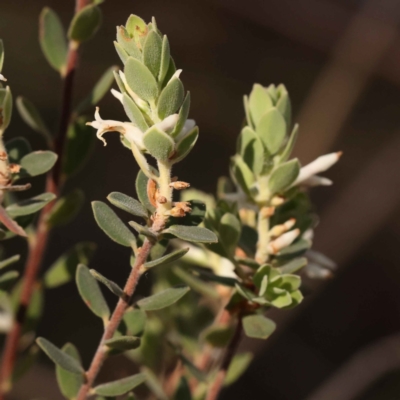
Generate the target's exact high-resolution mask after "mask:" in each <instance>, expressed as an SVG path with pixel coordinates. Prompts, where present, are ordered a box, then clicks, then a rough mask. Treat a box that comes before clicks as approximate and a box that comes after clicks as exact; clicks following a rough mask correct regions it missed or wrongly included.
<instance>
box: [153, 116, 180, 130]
mask: <svg viewBox="0 0 400 400" xmlns="http://www.w3.org/2000/svg"><path fill="white" fill-rule="evenodd" d="M178 118H179V115H178V114H172V115H170V116H168V117H167V118H165V119H163V120H162V121H161V122H158V123H157V124H156V127H157V128H159V129H161V130H162V131H164V132H166V133H170V132H171V131H172V130H173V129H174V128H175V125H176V123H177V122H178Z"/></svg>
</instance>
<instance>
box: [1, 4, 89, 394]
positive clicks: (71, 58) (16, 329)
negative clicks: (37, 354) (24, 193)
mask: <svg viewBox="0 0 400 400" xmlns="http://www.w3.org/2000/svg"><path fill="white" fill-rule="evenodd" d="M87 4H88V0H76V7H75V12H79V11H80V10H81V9H82V8H83V7H85V6H86V5H87ZM77 61H78V46H77V44H76V43H73V42H70V44H69V50H68V55H67V68H66V72H65V75H64V79H63V90H62V100H61V117H60V125H59V130H58V135H57V136H56V139H55V143H54V145H53V147H54V150H55V152H56V153H57V155H58V161H57V163H56V165H55V166H54V169H53V171H52V172H50V173H49V174H48V176H47V181H46V192H52V193H54V194H56V195H58V194H59V192H60V191H61V186H62V182H61V171H62V170H61V166H62V155H63V149H64V143H65V138H66V135H67V131H68V125H69V122H70V119H71V105H72V94H73V86H74V77H75V69H76V65H77ZM53 206H54V202H51V203H49V204H48V205H47V206H46V207H45V208H43V210H42V211H41V213H40V215H39V220H38V225H37V229H36V235H35V238H34V239H33V240H32V241H31V242H30V245H29V254H28V259H27V263H26V266H25V269H24V274H23V277H22V291H21V295H20V301H19V306H18V310H17V313H16V317H15V320H14V323H13V326H12V328H11V330H10V332H9V333H8V335H7V338H6V342H5V347H4V352H3V357H2V360H1V366H0V400H4V393H6V392H8V391H9V390H10V388H11V378H12V373H13V370H14V365H15V361H16V358H17V354H18V345H19V340H20V336H21V331H22V327H23V324H24V321H25V317H26V311H27V309H28V306H29V303H30V300H31V297H32V293H33V289H34V286H35V284H36V279H37V275H38V272H39V270H40V266H41V264H42V261H43V257H44V254H45V251H46V247H47V243H48V238H49V229H48V225H47V218H48V216H49V214H50V212H51V210H52V209H53Z"/></svg>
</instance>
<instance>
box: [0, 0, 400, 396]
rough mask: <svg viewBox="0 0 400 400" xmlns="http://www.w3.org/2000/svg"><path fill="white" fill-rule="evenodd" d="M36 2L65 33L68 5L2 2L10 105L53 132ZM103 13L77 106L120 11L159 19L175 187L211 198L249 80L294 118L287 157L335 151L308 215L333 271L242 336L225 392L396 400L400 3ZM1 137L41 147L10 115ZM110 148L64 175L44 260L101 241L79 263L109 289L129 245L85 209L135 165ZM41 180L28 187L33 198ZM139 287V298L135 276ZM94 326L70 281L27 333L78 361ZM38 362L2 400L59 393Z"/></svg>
mask: <svg viewBox="0 0 400 400" xmlns="http://www.w3.org/2000/svg"><path fill="white" fill-rule="evenodd" d="M44 6H50V7H52V8H54V9H55V10H56V11H57V12H58V13H59V14H60V15H61V17H62V19H63V21H64V23H65V25H67V23H68V21H69V20H70V18H71V16H72V13H73V8H74V4H73V1H72V0H66V1H62V2H61V1H56V0H29V1H23V0H3V1H1V5H0V37H1V38H3V40H4V43H5V47H6V61H5V68H4V75H5V76H6V77H7V78H8V81H9V83H10V85H11V88H12V91H13V94H14V96H17V95H24V96H26V97H28V98H29V99H31V100H32V101H34V102H35V103H36V105H37V106H38V107H39V108H40V110H41V112H42V113H43V115H44V117H45V118H46V120H47V121H48V122H49V124H53V125H55V124H56V123H57V119H58V106H59V103H60V82H59V78H58V76H57V73H56V72H54V71H53V70H51V69H50V67H49V66H48V65H47V63H46V61H45V59H44V57H43V56H42V53H41V51H40V48H39V44H38V40H37V37H38V15H39V13H40V11H41V9H42V8H43V7H44ZM102 9H103V13H104V23H103V26H102V28H101V30H100V32H99V33H98V34H97V35H96V37H95V39H93V40H91V41H90V42H88V43H87V44H86V45H85V46H84V49H83V51H82V54H81V61H80V68H79V71H78V76H77V87H76V98H81V97H82V96H84V95H85V94H86V93H87V92H88V91H89V90H90V88H91V87H92V86H93V84H94V83H95V82H96V80H97V79H98V77H99V76H100V75H101V74H102V72H103V71H104V70H105V69H106V68H107V67H108V66H110V65H111V64H120V61H119V59H118V56H117V55H116V53H115V51H114V47H113V44H112V41H113V40H114V36H115V27H116V25H120V24H123V23H124V22H125V20H126V19H127V17H128V16H129V14H130V13H135V14H138V15H140V16H142V17H143V18H144V19H146V20H149V18H151V16H153V15H154V16H156V18H157V22H158V25H159V27H160V29H161V30H162V31H163V32H164V33H166V34H168V36H169V39H170V43H171V44H172V52H173V55H174V58H175V62H176V64H177V65H178V66H179V68H182V69H183V74H182V79H183V82H184V84H185V88H186V89H188V90H190V91H191V93H192V109H191V117H192V118H195V119H196V121H197V123H198V125H199V126H200V132H201V135H200V139H199V141H198V144H197V145H196V147H195V149H194V150H193V152H192V154H191V156H190V157H189V158H187V159H186V160H185V161H183V162H182V163H180V164H179V167H178V168H177V170H176V174H177V175H178V176H179V177H180V178H181V179H182V180H189V181H190V182H191V183H192V184H193V186H195V187H197V188H199V189H202V190H204V191H207V192H214V191H215V186H216V180H217V177H218V176H220V175H226V174H227V172H228V162H229V157H230V155H232V154H233V153H234V151H235V142H236V136H237V134H238V133H239V129H240V126H241V123H242V119H243V107H242V96H243V95H244V94H246V93H249V91H250V90H251V86H252V84H253V83H254V82H259V83H262V84H263V85H268V84H270V83H276V84H278V83H281V82H282V83H284V84H285V85H286V86H287V88H288V90H289V93H290V95H291V98H292V102H293V109H294V113H295V120H296V121H298V122H300V132H301V134H300V140H299V143H298V146H297V149H296V153H297V155H298V156H299V157H300V160H301V161H302V162H303V163H306V162H309V161H311V160H312V159H313V158H315V157H316V156H318V155H321V154H324V153H327V152H331V151H336V150H343V151H344V156H343V157H342V159H341V161H340V163H339V164H338V165H337V166H335V167H334V168H333V169H332V171H330V172H329V173H328V176H329V177H330V178H331V179H333V181H334V182H335V184H334V186H332V187H330V188H317V189H315V190H314V191H313V193H312V197H313V200H314V201H315V204H316V209H317V211H318V213H319V215H320V216H321V222H320V225H319V227H318V228H317V230H316V237H315V245H314V248H315V249H316V250H318V251H321V252H323V253H325V254H327V255H328V256H329V257H330V258H332V259H333V260H335V261H336V262H337V264H338V270H337V272H336V273H335V276H334V277H333V279H330V280H329V281H325V282H314V283H312V285H311V286H312V291H311V293H310V295H309V296H307V299H306V301H305V302H304V303H303V304H302V305H301V306H300V307H299V308H297V309H296V310H294V311H287V312H285V311H283V312H280V313H277V314H275V315H274V316H273V317H274V319H275V320H276V321H277V322H278V324H279V329H278V331H277V332H276V333H275V334H274V335H273V337H272V338H271V339H270V340H268V341H267V342H266V343H265V344H264V343H259V342H257V341H245V342H244V343H243V347H244V348H252V349H253V350H254V351H256V353H257V357H256V358H255V361H254V363H253V364H252V366H251V367H250V369H249V370H248V371H247V372H246V373H245V375H243V377H242V378H241V379H240V380H239V381H238V382H237V383H236V384H235V385H234V386H232V387H231V388H229V389H227V390H226V391H225V393H224V396H223V398H224V399H230V400H236V399H269V400H286V399H296V400H297V399H308V400H343V399H360V400H361V399H362V400H373V399H379V400H398V399H400V252H399V248H400V207H399V205H400V33H399V32H398V26H399V22H400V2H399V1H398V0H370V1H361V0H296V1H293V0H246V1H234V0H203V1H201V2H199V1H196V0H174V1H163V0H143V1H139V0H137V1H133V0H107V1H106V2H105V3H104V4H103V5H102ZM100 108H101V114H102V117H103V118H109V119H116V120H118V119H123V118H124V117H123V112H122V107H121V106H120V104H119V103H118V102H117V101H116V100H115V99H114V98H112V96H111V95H107V96H106V98H105V99H104V100H103V101H102V102H101V104H100ZM7 134H8V138H11V137H14V136H19V135H24V136H26V137H27V138H28V139H29V140H30V141H31V142H32V143H33V144H34V147H35V148H37V149H39V148H43V146H44V143H43V141H42V139H41V138H40V137H38V136H37V135H36V134H35V133H33V132H32V131H30V130H29V128H27V127H26V126H25V125H24V124H23V123H22V121H21V119H20V117H19V116H18V114H17V112H15V113H14V115H13V120H12V125H11V128H10V129H9V130H8V132H7ZM108 144H109V146H108V147H107V148H106V149H104V148H103V146H102V143H101V142H100V141H98V142H97V143H96V148H95V151H94V153H93V155H92V157H91V159H90V161H89V162H88V164H87V165H86V168H85V169H84V170H83V171H82V172H81V174H80V175H79V176H77V177H76V178H74V179H73V180H72V181H71V182H69V185H71V187H72V186H77V187H80V188H82V189H83V190H84V191H85V193H86V195H87V201H86V204H85V208H84V210H83V212H81V214H80V215H79V217H78V218H77V219H76V220H75V221H74V222H73V223H72V224H70V225H68V226H67V227H66V228H63V229H59V230H56V231H54V234H53V236H52V239H51V242H50V248H49V250H48V252H47V255H46V260H45V267H46V266H47V267H48V266H49V265H50V263H51V262H52V261H54V260H55V259H56V258H57V256H58V255H59V254H60V253H62V252H63V251H65V250H67V249H68V248H70V247H71V246H72V245H73V244H74V243H76V242H78V241H82V240H91V241H94V242H96V243H97V244H98V251H97V253H96V256H95V258H94V260H93V263H92V266H95V268H96V269H97V270H99V271H100V272H102V273H106V274H107V276H109V277H110V278H111V279H114V280H116V281H117V282H120V283H122V282H123V279H124V277H125V276H126V273H127V268H128V266H127V263H126V259H127V257H128V254H129V250H124V249H122V248H121V247H120V246H118V245H116V244H114V243H113V242H111V241H110V240H109V239H108V238H106V236H105V235H104V234H103V233H102V232H101V231H100V230H99V229H98V228H97V226H96V224H95V222H94V220H93V218H92V213H91V209H90V201H92V200H100V199H104V198H105V197H106V195H107V194H108V193H109V192H111V191H113V190H117V191H121V192H124V193H128V194H131V195H133V194H134V179H135V176H136V173H137V167H136V165H135V162H134V160H133V158H132V156H131V154H130V153H129V152H128V151H124V150H121V147H120V144H119V142H118V138H117V135H110V138H109V139H108ZM41 184H42V182H41V181H40V180H38V181H37V182H36V183H35V187H36V188H37V190H38V191H39V190H40V188H41ZM10 244H11V243H10ZM12 245H13V246H15V247H23V246H24V242H23V241H18V240H14V241H13V243H12ZM21 251H22V252H25V248H23V249H22V250H21ZM147 283H148V282H147ZM140 290H142V291H144V290H146V281H144V282H142V283H141V287H140ZM77 310H78V311H77ZM100 324H101V322H100V320H99V319H97V318H96V317H94V316H93V315H92V314H91V313H90V312H89V311H88V310H87V309H86V308H85V307H83V306H82V303H81V300H80V298H79V296H78V294H77V291H76V289H75V286H74V284H72V283H71V284H69V285H66V286H65V287H62V288H61V289H58V290H54V291H49V292H47V294H46V308H45V316H44V319H43V323H42V324H41V325H40V328H39V334H40V335H42V336H46V337H48V338H49V339H50V340H52V341H53V342H55V343H56V344H57V345H61V344H63V343H64V342H66V341H67V340H70V341H72V342H74V343H75V344H76V345H77V346H78V347H79V348H80V349H82V350H83V352H84V354H83V356H84V361H85V363H87V362H88V361H89V359H90V356H91V354H92V352H93V351H94V348H95V346H96V344H97V341H98V339H99V334H100ZM43 362H44V363H43V366H41V367H38V368H36V369H35V370H34V371H33V372H31V373H30V374H28V375H27V376H26V378H24V380H23V381H22V382H21V383H20V384H19V385H18V386H17V387H16V389H15V392H14V397H13V398H14V399H15V400H17V399H18V400H25V399H32V398H41V397H43V398H44V397H46V398H48V399H50V398H51V399H59V398H60V396H59V394H58V390H57V388H56V385H55V382H54V378H53V372H52V366H51V365H50V364H46V363H45V360H43ZM124 368H129V366H127V365H126V364H124V363H123V362H122V361H121V362H120V363H118V364H114V365H113V367H112V368H110V367H109V370H108V372H107V369H106V372H105V373H108V374H109V375H113V374H114V375H118V373H119V372H120V371H121V370H123V369H124Z"/></svg>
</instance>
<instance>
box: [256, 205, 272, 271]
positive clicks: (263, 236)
mask: <svg viewBox="0 0 400 400" xmlns="http://www.w3.org/2000/svg"><path fill="white" fill-rule="evenodd" d="M257 233H258V242H257V252H256V256H255V259H256V261H257V262H258V263H259V264H264V263H265V262H267V261H268V251H267V248H268V243H269V240H270V236H269V215H266V213H265V212H263V208H262V209H261V210H260V211H259V213H258V221H257Z"/></svg>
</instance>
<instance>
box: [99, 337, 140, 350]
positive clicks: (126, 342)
mask: <svg viewBox="0 0 400 400" xmlns="http://www.w3.org/2000/svg"><path fill="white" fill-rule="evenodd" d="M104 344H105V345H106V346H107V347H109V348H110V349H113V350H120V351H127V350H134V349H137V348H138V347H139V346H140V338H138V337H136V336H117V337H115V338H112V339H108V340H106V341H105V342H104Z"/></svg>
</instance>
